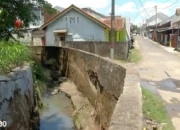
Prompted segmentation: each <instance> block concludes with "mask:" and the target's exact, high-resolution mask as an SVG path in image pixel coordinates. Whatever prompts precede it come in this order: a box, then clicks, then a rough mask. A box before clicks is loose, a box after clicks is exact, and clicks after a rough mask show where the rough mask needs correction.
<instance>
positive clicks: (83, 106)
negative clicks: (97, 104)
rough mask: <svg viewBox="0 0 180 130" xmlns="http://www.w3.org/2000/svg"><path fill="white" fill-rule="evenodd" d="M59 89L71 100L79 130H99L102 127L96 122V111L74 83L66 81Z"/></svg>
mask: <svg viewBox="0 0 180 130" xmlns="http://www.w3.org/2000/svg"><path fill="white" fill-rule="evenodd" d="M59 89H60V90H61V91H62V92H64V93H65V94H66V95H67V96H68V97H70V98H71V101H72V104H73V106H74V112H73V114H72V116H73V118H74V123H75V126H76V128H77V129H78V130H80V129H85V130H99V129H100V126H99V125H98V124H97V123H96V122H95V115H96V113H95V110H94V108H93V107H92V105H91V104H90V103H89V101H88V99H87V98H86V97H84V96H83V95H82V94H81V93H80V92H79V91H78V90H77V87H76V86H75V85H74V83H72V82H70V81H66V82H64V83H62V84H61V85H60V87H59Z"/></svg>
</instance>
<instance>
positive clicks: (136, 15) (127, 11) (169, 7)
mask: <svg viewBox="0 0 180 130" xmlns="http://www.w3.org/2000/svg"><path fill="white" fill-rule="evenodd" d="M47 1H48V2H49V3H51V4H52V5H53V6H60V7H64V8H67V7H68V6H70V5H71V4H74V5H76V6H78V7H80V8H83V7H89V8H91V9H93V10H95V11H97V12H99V13H101V14H104V15H109V14H110V12H111V0H63V2H60V0H47ZM141 3H142V4H141ZM156 5H157V12H162V13H164V14H166V15H167V16H172V15H174V14H175V11H176V8H178V7H179V8H180V0H115V14H116V15H118V16H122V17H127V18H130V21H131V22H132V23H133V24H136V25H139V26H140V25H142V23H143V21H145V20H146V19H148V18H150V17H151V16H153V15H155V6H156Z"/></svg>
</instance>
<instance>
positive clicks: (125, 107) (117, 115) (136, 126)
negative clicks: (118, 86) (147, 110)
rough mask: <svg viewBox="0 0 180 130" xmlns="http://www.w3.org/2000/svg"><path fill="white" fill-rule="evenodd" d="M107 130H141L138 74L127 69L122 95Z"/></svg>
mask: <svg viewBox="0 0 180 130" xmlns="http://www.w3.org/2000/svg"><path fill="white" fill-rule="evenodd" d="M109 130H142V92H141V87H140V76H139V74H138V72H136V71H135V70H133V69H130V68H127V72H126V79H125V85H124V90H123V93H122V94H121V96H120V98H119V100H118V102H117V104H116V106H115V109H114V112H113V115H112V118H111V122H110V127H109Z"/></svg>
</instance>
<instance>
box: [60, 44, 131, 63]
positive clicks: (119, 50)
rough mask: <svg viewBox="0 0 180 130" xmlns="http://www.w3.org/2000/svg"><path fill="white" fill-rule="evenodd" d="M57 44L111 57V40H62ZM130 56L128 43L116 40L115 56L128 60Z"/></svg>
mask: <svg viewBox="0 0 180 130" xmlns="http://www.w3.org/2000/svg"><path fill="white" fill-rule="evenodd" d="M57 46H60V47H70V48H76V49H80V50H83V51H87V52H90V53H93V54H98V55H100V56H103V57H110V48H111V43H110V42H91V41H90V42H89V41H86V42H80V41H78V42H74V41H72V42H60V43H59V44H58V45H57ZM127 56H128V43H127V42H115V43H114V58H115V59H120V60H127Z"/></svg>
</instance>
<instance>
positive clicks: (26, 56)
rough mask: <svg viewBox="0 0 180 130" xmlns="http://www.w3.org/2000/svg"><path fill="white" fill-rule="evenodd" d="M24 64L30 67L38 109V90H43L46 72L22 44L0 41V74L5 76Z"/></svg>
mask: <svg viewBox="0 0 180 130" xmlns="http://www.w3.org/2000/svg"><path fill="white" fill-rule="evenodd" d="M25 63H28V64H29V65H31V68H32V73H33V81H34V86H35V90H36V93H37V96H38V101H37V103H38V105H37V106H38V108H39V109H41V108H42V107H43V104H42V101H41V99H40V98H41V95H40V90H42V89H45V84H46V81H47V75H46V70H45V69H44V68H43V67H42V66H41V65H40V64H38V63H36V62H34V61H33V59H32V53H31V51H30V50H29V49H28V47H27V46H25V45H24V44H23V43H19V42H13V41H0V74H7V73H9V72H11V70H12V69H14V68H16V67H22V66H23V65H24V64H25Z"/></svg>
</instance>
